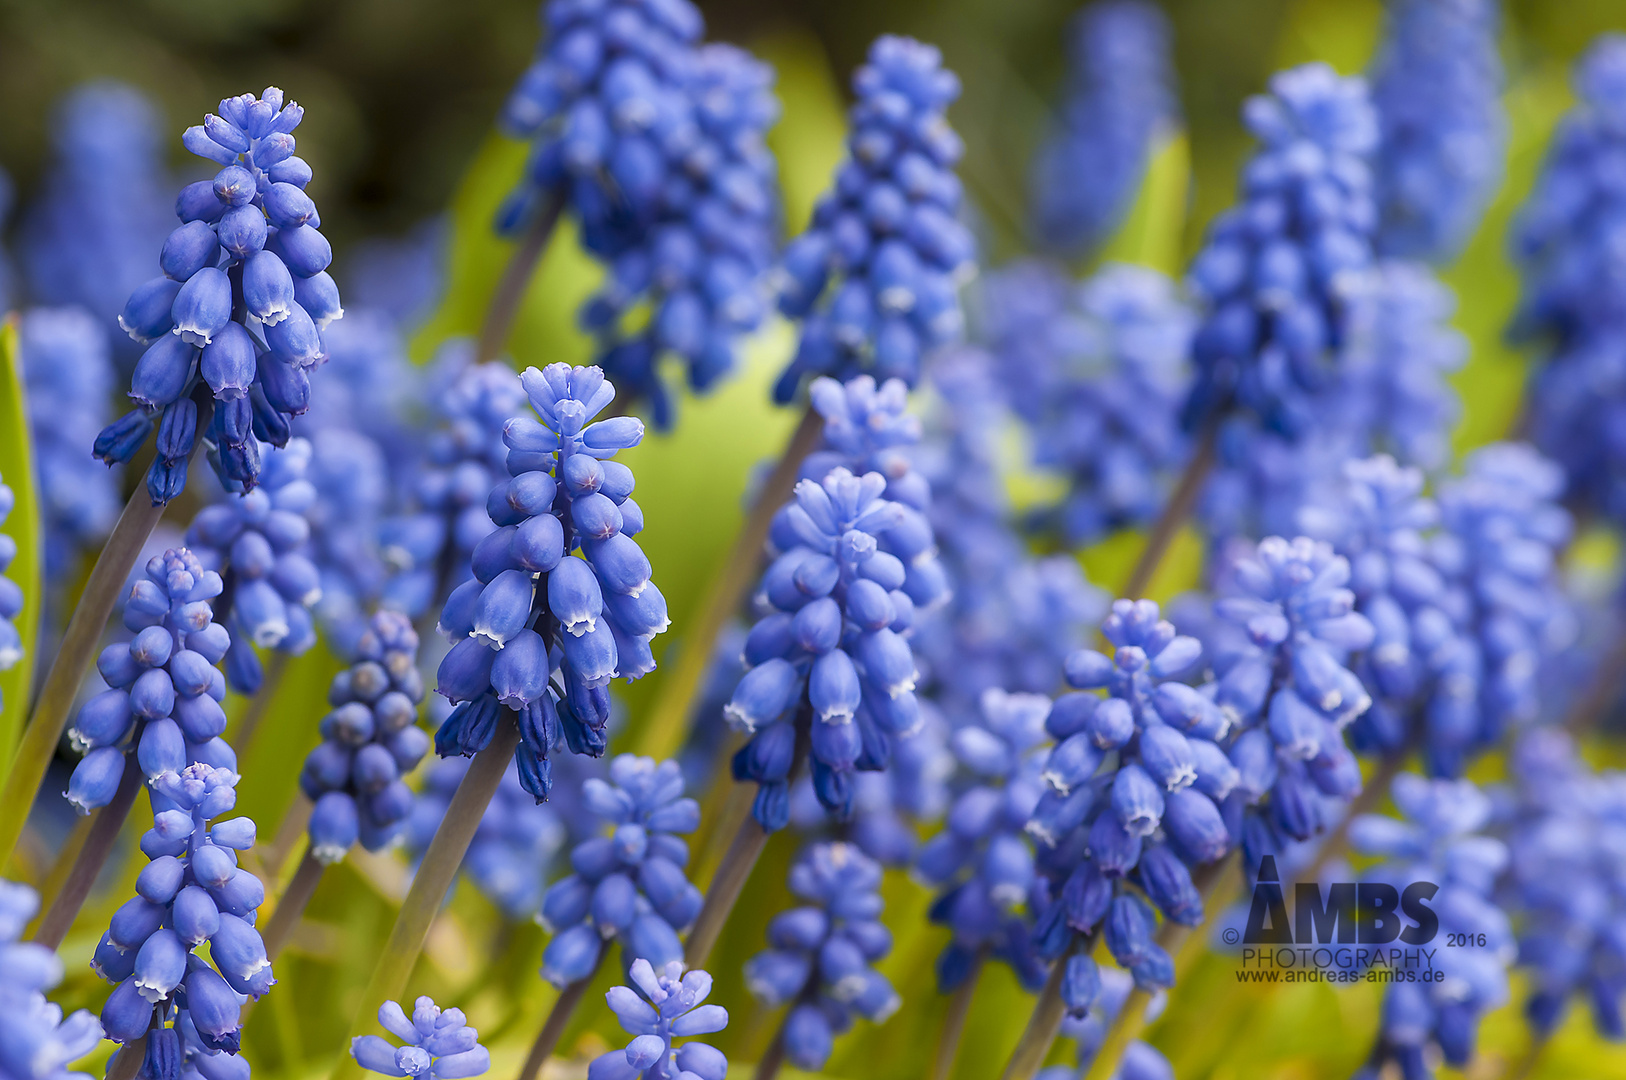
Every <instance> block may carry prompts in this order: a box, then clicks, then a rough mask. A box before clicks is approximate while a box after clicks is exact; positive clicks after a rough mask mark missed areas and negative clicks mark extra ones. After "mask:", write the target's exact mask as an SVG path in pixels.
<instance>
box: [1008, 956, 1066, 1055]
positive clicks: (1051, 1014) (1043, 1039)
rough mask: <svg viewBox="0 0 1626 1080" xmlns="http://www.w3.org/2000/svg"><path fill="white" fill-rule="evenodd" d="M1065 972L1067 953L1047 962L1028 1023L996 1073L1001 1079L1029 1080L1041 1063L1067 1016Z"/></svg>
mask: <svg viewBox="0 0 1626 1080" xmlns="http://www.w3.org/2000/svg"><path fill="white" fill-rule="evenodd" d="M1066 975H1067V956H1065V955H1064V956H1062V957H1061V958H1060V959H1058V960H1057V961H1056V962H1055V963H1054V964H1051V965H1050V977H1049V978H1048V979H1046V980H1045V984H1044V989H1043V990H1041V991H1039V1000H1038V1001H1036V1002H1034V1004H1033V1014H1032V1015H1031V1016H1029V1017H1028V1026H1027V1027H1026V1028H1024V1029H1023V1030H1022V1038H1021V1039H1020V1040H1019V1041H1018V1042H1017V1044H1016V1049H1015V1050H1012V1051H1011V1058H1010V1061H1008V1062H1007V1063H1006V1064H1005V1071H1004V1072H1003V1073H1001V1074H1000V1076H1001V1080H1033V1077H1034V1076H1035V1075H1036V1074H1037V1073H1038V1071H1039V1068H1040V1066H1042V1065H1043V1064H1044V1059H1045V1057H1046V1056H1048V1055H1049V1053H1050V1047H1051V1045H1052V1044H1053V1043H1055V1041H1056V1035H1057V1033H1058V1032H1060V1031H1061V1022H1062V1020H1063V1019H1065V1018H1066V1016H1067V1005H1066V1003H1065V1002H1063V1001H1062V999H1061V984H1062V980H1063V979H1064V978H1065V977H1066Z"/></svg>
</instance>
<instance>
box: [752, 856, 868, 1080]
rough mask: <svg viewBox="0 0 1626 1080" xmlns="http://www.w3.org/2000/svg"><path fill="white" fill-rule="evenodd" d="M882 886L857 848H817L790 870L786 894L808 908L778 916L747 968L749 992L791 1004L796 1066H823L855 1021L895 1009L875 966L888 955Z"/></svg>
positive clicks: (787, 1032)
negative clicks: (764, 944)
mask: <svg viewBox="0 0 1626 1080" xmlns="http://www.w3.org/2000/svg"><path fill="white" fill-rule="evenodd" d="M880 886H881V867H880V864H879V863H877V862H875V860H873V859H871V858H870V857H869V856H867V855H865V854H864V853H863V852H861V851H859V850H858V849H857V848H856V847H853V846H852V845H851V844H846V843H821V844H814V845H813V846H812V847H810V848H808V849H807V850H806V851H804V852H803V853H802V854H801V856H800V857H799V858H798V859H797V860H796V862H795V864H794V865H792V866H791V868H790V891H791V892H792V893H794V894H796V895H797V896H798V897H800V898H802V899H803V900H806V901H808V903H807V904H806V905H805V906H803V907H796V908H791V909H790V910H788V911H782V912H780V913H779V914H778V915H775V916H774V917H773V920H772V921H771V922H769V924H768V945H769V948H768V949H767V950H765V951H763V952H760V953H758V954H757V955H755V956H753V957H752V958H751V959H750V960H749V961H748V962H747V963H746V965H745V980H746V983H747V985H749V986H750V988H751V993H753V994H755V995H756V996H757V998H759V999H760V1000H761V1001H762V1002H763V1003H764V1004H766V1005H768V1006H770V1007H777V1006H780V1005H787V1004H788V1005H790V1012H789V1013H788V1014H787V1015H786V1016H785V1020H784V1027H783V1030H782V1032H781V1037H782V1038H783V1040H784V1047H785V1059H786V1060H787V1061H789V1062H790V1063H791V1064H792V1065H795V1066H796V1067H797V1068H799V1069H804V1070H806V1071H808V1072H818V1071H819V1070H820V1069H822V1068H823V1067H824V1063H825V1062H826V1061H828V1060H829V1058H830V1051H831V1050H832V1048H833V1047H834V1045H835V1037H836V1035H837V1034H839V1033H840V1032H843V1031H846V1030H847V1029H848V1028H849V1027H851V1026H852V1021H853V1018H854V1017H855V1016H862V1017H863V1018H864V1019H866V1020H869V1021H870V1022H871V1023H876V1024H879V1023H881V1022H882V1021H884V1020H885V1019H886V1018H887V1017H889V1016H891V1015H892V1014H893V1013H894V1012H896V1011H897V1009H898V1006H899V1004H900V1002H899V1000H898V995H897V992H896V991H894V990H893V989H892V984H891V983H890V982H888V981H887V979H886V976H884V975H882V974H881V973H880V972H878V971H876V970H875V969H874V967H873V966H872V965H874V964H875V963H877V962H879V961H880V960H881V959H882V958H883V957H885V956H886V954H887V953H889V952H891V951H892V933H891V931H889V930H888V929H887V928H886V927H885V926H884V925H882V923H881V922H880V915H881V905H882V901H881V894H880V892H879V891H878V890H879V889H880Z"/></svg>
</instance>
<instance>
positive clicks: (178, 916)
mask: <svg viewBox="0 0 1626 1080" xmlns="http://www.w3.org/2000/svg"><path fill="white" fill-rule="evenodd" d="M170 920H171V925H173V927H174V928H175V932H176V933H177V934H178V935H180V938H181V941H182V942H183V943H184V944H185V945H186V946H187V947H188V948H196V947H197V946H199V945H201V944H203V941H204V939H205V938H208V937H211V936H212V935H213V934H214V933H215V931H216V930H217V929H219V927H220V909H219V908H217V907H215V902H214V900H213V899H212V898H211V897H210V896H209V894H208V893H207V892H205V891H204V890H203V889H201V888H199V887H198V886H196V885H188V886H187V887H186V888H184V889H182V890H181V891H180V892H179V893H178V894H176V896H175V903H174V907H173V908H172V910H171V914H170Z"/></svg>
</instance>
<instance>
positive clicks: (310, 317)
mask: <svg viewBox="0 0 1626 1080" xmlns="http://www.w3.org/2000/svg"><path fill="white" fill-rule="evenodd" d="M304 115H305V113H304V110H303V109H301V108H300V107H299V106H298V105H297V104H295V103H294V102H291V101H290V102H287V103H286V104H285V103H284V101H283V95H282V91H281V90H278V89H277V88H276V87H274V86H272V87H267V88H266V89H265V92H264V94H263V95H262V96H261V97H258V98H256V97H255V96H254V95H253V94H242V95H239V96H238V97H233V98H226V99H224V100H222V101H221V103H220V114H219V115H218V116H217V115H215V114H213V113H211V114H209V115H208V116H207V117H205V118H204V122H203V123H202V124H201V125H199V126H196V127H190V128H187V129H186V133H185V134H184V135H183V136H182V138H181V141H182V143H183V144H185V146H186V148H187V149H188V150H189V151H191V152H192V153H194V154H196V155H197V156H199V157H201V158H204V159H205V160H208V161H212V162H215V163H216V164H218V165H220V166H222V168H221V170H220V171H219V172H218V173H216V174H215V177H214V179H213V180H199V181H196V182H195V183H192V184H188V185H187V186H186V187H185V188H183V189H182V190H181V194H180V196H179V197H178V198H177V199H176V202H175V211H176V215H177V216H178V217H179V218H180V219H181V226H180V227H179V228H177V229H176V230H175V231H173V232H171V233H170V234H169V239H167V240H165V241H164V250H163V252H162V253H161V255H160V256H159V266H160V268H161V269H162V270H163V276H161V277H156V278H153V279H152V280H151V281H148V282H147V283H146V284H144V285H142V286H140V287H139V288H137V289H136V290H135V292H134V293H132V294H131V296H130V300H129V302H128V303H126V304H125V306H124V313H123V314H122V315H120V316H119V325H120V326H122V327H123V328H124V329H125V331H126V332H127V333H128V334H129V335H130V336H131V337H132V338H134V339H135V340H137V341H138V342H142V343H143V344H147V351H146V352H145V353H143V354H142V356H141V359H140V360H139V361H138V362H137V363H136V366H135V372H134V374H133V375H132V376H131V381H130V397H131V399H132V400H134V401H135V403H136V408H135V409H133V410H131V411H130V412H129V413H127V414H126V415H125V416H124V417H122V418H121V419H119V420H116V421H114V422H113V423H112V424H110V425H108V426H107V427H106V428H104V429H102V433H101V434H100V435H98V436H97V437H96V445H95V452H96V456H97V457H99V458H101V459H102V460H104V461H106V462H108V463H109V464H111V463H113V462H115V461H120V462H122V461H129V460H130V459H131V458H132V457H133V456H134V455H135V453H136V451H137V450H139V449H140V448H141V447H142V446H143V445H144V444H145V443H146V441H147V439H148V437H149V436H150V435H152V433H153V431H154V429H155V428H156V430H157V433H158V456H157V458H156V460H155V461H154V462H153V465H152V468H151V469H150V470H149V471H148V474H147V491H148V494H150V495H151V496H152V501H153V505H155V506H157V505H162V504H165V503H168V502H169V501H170V500H171V499H174V498H175V497H176V496H177V495H179V494H180V493H181V492H182V491H183V490H184V489H185V487H186V464H187V461H188V460H189V458H190V455H191V452H192V447H193V444H194V443H195V441H196V440H197V438H198V437H199V436H202V437H203V438H205V439H206V440H207V441H208V443H209V444H210V446H211V447H212V448H213V449H212V452H211V454H210V462H211V464H212V465H213V466H214V468H215V471H216V473H217V474H218V475H219V477H220V481H221V483H222V484H223V485H225V486H227V487H232V486H233V485H238V486H241V487H243V488H245V489H247V488H252V487H253V486H254V485H255V483H256V482H257V481H258V477H259V473H260V459H259V443H260V442H268V443H271V444H272V445H273V446H282V445H283V444H285V443H286V442H287V441H288V434H289V429H288V422H289V419H290V418H291V417H292V416H294V415H297V414H298V413H302V412H304V411H305V410H306V408H308V407H309V405H310V392H311V386H310V370H311V368H313V367H315V366H316V365H317V364H320V363H321V362H322V361H323V360H324V359H325V358H326V355H327V354H326V349H325V347H324V345H323V342H322V327H324V326H326V325H327V324H328V323H329V322H331V321H332V320H334V319H337V318H340V317H341V316H342V315H343V314H344V309H343V308H342V307H340V306H339V289H338V286H337V285H335V284H334V282H333V278H332V277H330V276H329V275H328V273H327V267H328V264H329V263H331V262H332V261H333V249H332V247H331V246H330V245H329V244H328V241H327V238H326V237H324V236H323V235H322V234H321V232H320V229H319V226H320V224H321V216H320V215H319V214H318V213H317V212H316V204H315V203H314V202H312V201H311V198H310V196H309V195H307V194H305V188H306V186H307V185H308V184H309V183H310V181H311V169H310V166H309V165H307V164H306V163H305V161H304V160H303V159H302V158H300V157H297V156H296V155H295V154H294V137H293V131H294V129H295V128H297V127H298V126H299V122H300V121H301V120H302V119H303V118H304ZM148 343H150V344H148ZM205 388H206V389H205ZM203 393H208V394H209V395H212V396H213V398H214V413H213V419H212V420H211V421H210V423H209V428H208V430H207V431H205V432H200V431H198V409H199V406H198V400H197V399H196V398H195V396H194V395H198V394H203Z"/></svg>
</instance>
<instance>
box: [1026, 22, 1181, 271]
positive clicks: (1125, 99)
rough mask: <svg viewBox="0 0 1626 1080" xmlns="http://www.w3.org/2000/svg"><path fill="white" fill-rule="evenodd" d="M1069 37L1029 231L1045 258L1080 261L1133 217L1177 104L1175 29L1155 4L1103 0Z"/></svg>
mask: <svg viewBox="0 0 1626 1080" xmlns="http://www.w3.org/2000/svg"><path fill="white" fill-rule="evenodd" d="M1068 34H1069V36H1068V42H1067V45H1068V50H1067V52H1068V72H1067V76H1068V77H1067V85H1066V87H1065V88H1064V90H1063V100H1062V103H1061V108H1060V110H1059V113H1058V115H1057V117H1056V119H1055V121H1054V122H1053V123H1052V124H1051V131H1050V135H1049V137H1048V138H1047V140H1046V141H1045V144H1044V146H1043V147H1042V148H1041V149H1040V151H1039V155H1038V158H1037V159H1036V160H1035V161H1034V164H1033V177H1032V182H1031V184H1030V186H1031V188H1032V192H1033V194H1032V204H1033V223H1032V227H1031V231H1032V234H1033V239H1034V242H1035V243H1037V244H1038V245H1039V246H1040V247H1042V248H1044V249H1045V250H1047V251H1053V252H1055V253H1057V254H1059V255H1065V256H1067V257H1069V258H1078V257H1081V256H1086V255H1089V254H1090V253H1092V252H1093V251H1095V250H1096V249H1097V248H1099V247H1100V246H1101V244H1102V243H1104V242H1105V241H1106V239H1107V238H1108V237H1109V236H1111V235H1112V233H1113V231H1114V230H1115V229H1116V228H1117V227H1118V223H1119V222H1120V221H1122V220H1123V217H1124V215H1125V214H1126V213H1128V212H1129V207H1130V206H1131V204H1133V202H1134V200H1135V193H1136V192H1137V191H1138V190H1139V189H1140V183H1141V177H1142V176H1144V175H1145V173H1146V166H1147V162H1148V161H1149V159H1150V158H1151V155H1152V151H1153V150H1154V148H1155V147H1156V145H1157V143H1158V141H1159V139H1160V138H1163V137H1165V136H1167V134H1168V133H1169V129H1170V128H1172V127H1173V126H1174V125H1175V124H1177V123H1178V122H1179V116H1178V113H1179V104H1178V102H1176V100H1175V95H1174V72H1173V70H1172V66H1171V64H1170V62H1169V23H1168V20H1167V19H1166V18H1165V17H1164V16H1163V13H1162V12H1161V11H1160V10H1158V8H1157V6H1156V5H1155V4H1151V3H1147V2H1145V0H1101V2H1098V3H1094V4H1090V5H1089V6H1088V7H1086V8H1084V9H1083V10H1082V11H1080V12H1079V13H1078V14H1077V15H1075V16H1074V17H1073V20H1072V23H1071V25H1070V27H1069V31H1068ZM1086 178H1087V179H1086Z"/></svg>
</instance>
